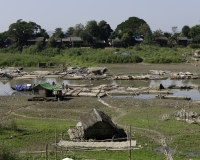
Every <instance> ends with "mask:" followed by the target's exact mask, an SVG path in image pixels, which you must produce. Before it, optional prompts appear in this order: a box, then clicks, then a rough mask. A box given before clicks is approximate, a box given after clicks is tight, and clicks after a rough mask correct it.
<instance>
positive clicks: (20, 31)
mask: <svg viewBox="0 0 200 160" xmlns="http://www.w3.org/2000/svg"><path fill="white" fill-rule="evenodd" d="M41 31H43V30H42V28H41V26H40V25H38V24H36V23H35V22H31V21H30V22H26V21H22V19H19V20H17V21H16V22H15V23H12V24H11V25H10V26H9V29H8V31H7V35H8V36H10V37H13V38H14V39H16V40H17V42H18V44H19V45H25V44H27V39H28V38H30V37H36V36H37V34H38V33H40V32H41Z"/></svg>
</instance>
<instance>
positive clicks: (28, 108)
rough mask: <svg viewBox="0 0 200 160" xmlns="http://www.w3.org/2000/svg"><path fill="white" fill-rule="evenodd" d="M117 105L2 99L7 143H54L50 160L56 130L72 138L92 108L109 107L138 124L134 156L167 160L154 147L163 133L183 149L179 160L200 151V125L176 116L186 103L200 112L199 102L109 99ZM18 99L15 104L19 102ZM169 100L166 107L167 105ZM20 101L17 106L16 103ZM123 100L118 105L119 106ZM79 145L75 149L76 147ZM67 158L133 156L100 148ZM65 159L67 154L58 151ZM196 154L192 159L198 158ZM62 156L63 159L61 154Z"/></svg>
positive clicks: (27, 147) (34, 146) (19, 147)
mask: <svg viewBox="0 0 200 160" xmlns="http://www.w3.org/2000/svg"><path fill="white" fill-rule="evenodd" d="M103 100H104V101H106V102H107V103H109V104H110V105H111V106H113V107H112V108H108V107H106V106H104V105H103V104H101V103H99V102H98V101H97V99H96V98H93V99H91V98H77V99H76V98H74V99H71V100H69V101H63V102H59V103H58V102H29V101H27V97H2V98H1V103H0V111H1V112H0V113H1V123H2V122H4V123H3V124H1V134H0V141H1V144H2V143H3V144H4V145H9V146H12V147H13V149H14V151H15V152H16V153H18V152H19V151H28V152H32V151H45V145H46V144H48V145H49V150H48V151H49V152H48V153H49V159H55V148H54V147H53V146H52V145H51V144H53V143H54V142H55V130H57V140H59V139H60V136H61V132H63V133H64V137H63V138H64V139H65V140H67V139H69V137H68V135H67V130H68V128H69V127H70V126H73V125H76V123H77V122H78V121H79V117H80V116H81V115H82V114H84V113H86V112H88V111H89V110H90V109H92V108H94V107H95V108H96V109H99V110H102V111H104V112H105V113H107V114H108V115H109V116H111V117H112V119H113V120H114V121H115V123H117V124H118V125H119V126H122V127H123V128H125V126H126V125H131V126H132V132H133V137H135V138H136V139H137V145H138V146H139V145H141V146H142V147H143V148H142V149H140V150H133V151H132V159H142V160H143V159H163V158H164V155H163V154H156V153H155V151H152V149H155V148H157V147H158V146H160V144H159V143H158V141H157V140H158V139H159V138H160V137H161V135H163V136H164V137H165V138H166V142H167V144H168V145H169V146H170V147H171V148H173V149H175V150H177V151H181V153H177V154H175V155H173V156H174V159H178V160H179V159H188V158H189V156H188V153H189V152H193V153H196V152H199V143H200V135H199V125H197V124H187V123H185V122H181V121H177V120H176V119H175V117H173V116H172V114H173V113H174V112H175V111H176V110H180V109H181V108H182V107H184V106H185V107H186V109H190V110H192V111H196V112H197V113H200V109H199V107H198V105H190V107H189V108H187V107H188V106H187V103H186V102H181V103H180V105H179V108H174V106H175V105H174V102H173V101H165V102H161V101H158V102H156V101H154V102H148V101H145V100H137V101H136V100H134V99H121V100H119V99H109V98H105V99H103ZM13 102H14V103H13ZM162 103H164V106H162V105H161V104H162ZM13 104H14V105H13ZM116 104H117V105H116ZM163 114H169V115H170V119H169V120H166V121H163V120H162V118H161V117H162V115H163ZM71 149H73V148H71ZM19 156H20V157H21V158H24V157H29V158H30V159H35V160H36V159H38V160H39V159H44V158H45V153H38V154H31V153H23V154H22V153H21V154H19ZM63 156H65V157H66V156H68V157H69V156H70V157H72V158H75V159H86V158H96V159H98V158H99V159H114V160H115V159H116V160H118V159H124V158H125V157H127V158H126V159H128V151H109V149H108V150H107V151H106V150H105V151H101V152H99V151H96V152H88V151H82V152H80V151H79V152H65V151H64V152H63ZM58 157H60V158H61V152H59V153H58ZM199 157H200V156H198V157H192V159H198V158H199ZM58 159H59V158H58Z"/></svg>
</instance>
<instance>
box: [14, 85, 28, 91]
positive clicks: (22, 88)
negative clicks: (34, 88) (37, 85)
mask: <svg viewBox="0 0 200 160" xmlns="http://www.w3.org/2000/svg"><path fill="white" fill-rule="evenodd" d="M15 89H16V90H17V91H28V90H31V85H28V84H18V85H15Z"/></svg>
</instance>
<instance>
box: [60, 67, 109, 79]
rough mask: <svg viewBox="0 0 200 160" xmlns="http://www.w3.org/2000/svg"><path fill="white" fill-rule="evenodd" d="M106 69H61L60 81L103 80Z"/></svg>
mask: <svg viewBox="0 0 200 160" xmlns="http://www.w3.org/2000/svg"><path fill="white" fill-rule="evenodd" d="M106 71H107V69H106V68H87V67H70V68H66V69H63V73H62V75H63V76H61V77H60V78H62V79H90V80H98V79H105V78H106V74H105V72H106Z"/></svg>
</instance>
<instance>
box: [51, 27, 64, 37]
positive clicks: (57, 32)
mask: <svg viewBox="0 0 200 160" xmlns="http://www.w3.org/2000/svg"><path fill="white" fill-rule="evenodd" d="M52 37H53V38H64V37H65V36H64V32H63V31H62V28H56V29H55V32H54V33H53V35H52Z"/></svg>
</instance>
